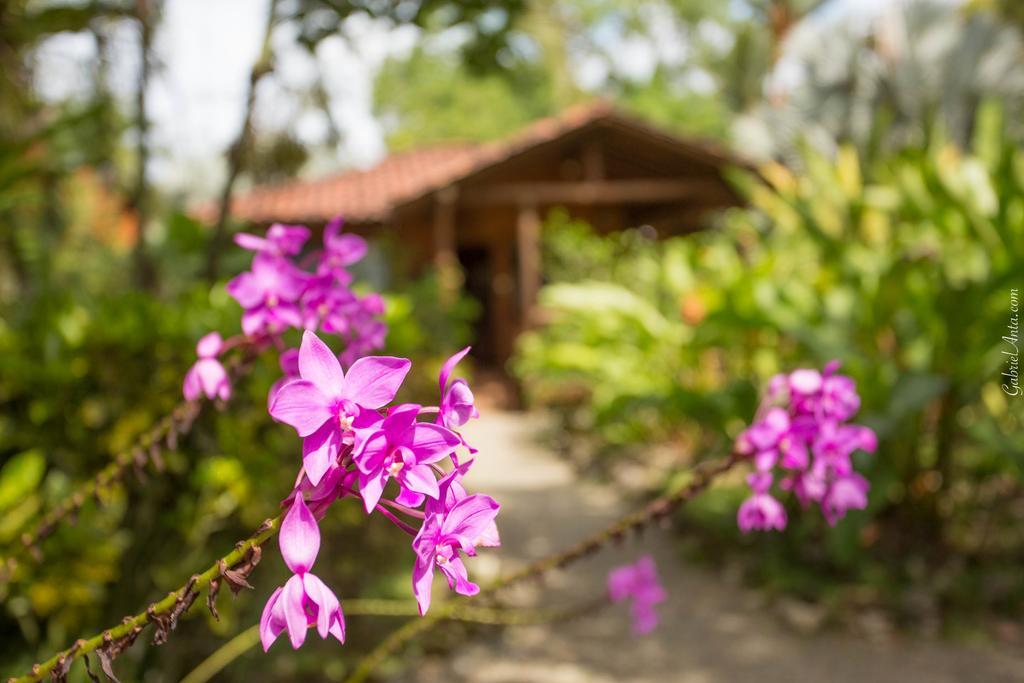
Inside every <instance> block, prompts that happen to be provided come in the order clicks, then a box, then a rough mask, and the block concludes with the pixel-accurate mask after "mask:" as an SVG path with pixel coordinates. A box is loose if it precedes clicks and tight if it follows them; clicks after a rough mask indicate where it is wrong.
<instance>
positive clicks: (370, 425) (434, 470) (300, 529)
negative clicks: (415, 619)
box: [260, 331, 500, 649]
mask: <svg viewBox="0 0 1024 683" xmlns="http://www.w3.org/2000/svg"><path fill="white" fill-rule="evenodd" d="M468 351H469V349H468V348H466V349H463V350H462V351H460V352H459V353H457V354H455V355H454V356H452V357H451V358H450V359H448V361H447V362H446V363H445V364H444V366H443V367H442V369H441V373H440V377H439V381H438V384H439V389H440V403H439V406H438V407H424V406H420V405H416V404H398V405H392V406H390V407H387V406H388V404H389V403H391V402H392V400H393V399H394V397H395V394H396V393H397V392H398V389H399V387H400V386H401V385H402V382H403V381H404V379H405V376H406V374H407V373H408V372H409V368H410V366H411V363H410V362H409V361H408V360H406V359H404V358H393V357H388V356H367V357H363V358H360V359H358V360H356V361H355V362H354V363H352V365H351V367H349V369H348V371H347V372H345V371H343V370H342V367H341V363H340V362H339V360H338V357H337V356H335V355H334V353H333V352H332V351H331V350H330V348H328V346H327V345H326V344H325V343H324V342H323V341H321V340H320V338H319V337H317V336H316V334H314V333H313V332H310V331H306V332H305V333H304V335H303V337H302V345H301V347H300V348H299V352H298V357H297V359H296V360H297V373H298V377H297V378H296V379H293V380H291V381H288V382H286V383H284V384H282V385H280V386H277V387H275V389H274V390H273V392H272V393H273V396H272V399H271V405H270V415H271V416H272V417H273V418H274V419H275V420H277V421H279V422H283V423H285V424H288V425H290V426H292V427H294V428H295V431H296V432H297V433H298V435H299V436H300V437H302V438H303V443H302V468H301V470H300V472H299V475H298V478H297V480H296V483H295V487H294V489H293V491H292V493H291V494H290V495H289V501H290V508H289V510H288V513H287V515H286V516H285V520H284V522H283V523H282V525H281V535H280V546H281V555H282V557H283V558H284V561H285V564H287V565H288V568H289V569H290V570H291V571H292V572H293V576H292V577H291V578H290V579H289V580H288V582H287V583H285V585H284V586H282V587H281V588H279V589H278V590H277V591H275V592H274V594H273V595H271V596H270V599H269V600H268V601H267V605H266V607H265V609H264V611H263V618H262V620H261V621H260V637H261V639H262V642H263V647H264V649H266V648H269V647H270V645H271V644H272V643H273V642H274V640H275V639H276V638H277V636H278V635H280V634H281V632H282V631H285V630H287V631H288V635H289V637H290V639H291V643H292V646H293V647H296V648H297V647H299V646H300V645H302V642H303V640H304V639H305V632H306V629H307V628H308V627H309V626H312V625H314V624H315V625H316V626H317V629H318V631H319V633H320V635H321V637H324V638H326V637H327V635H328V634H330V635H333V636H334V637H336V638H337V639H338V640H340V641H342V642H344V637H345V621H344V616H343V614H342V611H341V606H340V604H339V602H338V599H337V598H336V597H335V595H334V593H333V592H331V590H330V589H329V588H327V587H326V586H325V585H324V584H323V582H322V581H320V579H318V578H317V577H316V576H315V575H313V574H312V573H310V568H311V567H312V565H313V562H314V560H315V559H316V555H317V552H318V550H319V547H320V532H319V529H318V527H317V523H316V520H317V518H322V517H323V516H324V514H325V513H326V511H327V508H328V507H329V506H330V505H331V504H332V503H333V502H334V501H336V500H338V499H339V498H345V497H352V498H356V499H359V500H361V501H362V504H363V507H364V509H365V510H366V512H367V513H368V514H371V513H374V512H379V513H380V514H381V515H382V516H384V517H386V518H387V519H389V520H390V521H391V522H393V523H394V524H395V525H396V526H397V527H398V528H400V529H402V530H403V531H405V532H406V533H408V534H409V535H410V536H412V537H413V541H412V547H413V550H414V552H415V563H414V567H413V571H412V590H413V595H414V596H415V597H416V601H417V603H418V605H419V611H420V614H426V612H427V610H428V609H429V607H430V598H431V584H432V580H433V577H434V572H435V570H436V569H439V570H440V571H441V573H442V574H443V575H444V576H445V578H446V579H447V580H448V585H449V587H450V588H452V589H453V590H455V592H456V593H459V594H461V595H475V594H476V593H477V592H479V590H480V589H479V587H478V586H477V585H476V584H475V583H473V582H471V581H470V580H469V576H468V574H467V571H466V566H465V564H464V563H463V557H472V556H474V555H476V549H477V548H478V547H480V546H497V545H499V544H500V539H499V537H498V530H497V527H496V526H495V522H494V519H495V517H496V516H497V514H498V508H499V506H498V503H497V502H496V501H495V500H494V499H493V498H491V497H490V496H485V495H480V494H472V495H471V494H469V493H467V492H466V489H465V488H464V487H463V485H462V483H461V480H462V477H463V476H464V475H465V474H466V472H467V471H468V470H469V468H470V467H471V466H472V464H473V461H472V460H462V461H460V458H459V455H458V452H457V451H458V449H459V448H460V447H462V446H465V447H466V449H467V450H469V451H470V452H471V453H472V452H475V450H474V449H472V448H471V447H470V446H469V445H468V444H467V443H466V442H465V440H464V439H463V438H462V437H461V436H460V435H459V434H458V433H457V432H456V431H455V430H457V429H459V428H460V427H462V426H463V425H464V424H465V423H466V422H467V421H469V420H470V419H471V418H473V417H476V416H477V414H478V413H477V410H476V408H475V406H474V399H473V393H472V391H471V390H470V389H469V386H468V385H467V384H466V382H465V381H464V380H461V379H456V380H453V381H450V380H451V373H452V371H453V370H454V368H455V365H456V364H457V363H458V362H459V361H460V360H461V359H462V358H463V357H464V356H465V355H466V353H467V352H468ZM446 459H447V460H450V462H451V468H450V469H448V470H446V469H445V468H443V467H441V464H440V463H441V462H442V461H444V460H446ZM389 483H393V484H394V488H393V492H392V493H391V494H390V495H388V490H387V489H388V485H389ZM410 520H415V521H417V522H418V523H419V524H420V526H419V528H418V529H417V528H416V527H414V526H412V524H410Z"/></svg>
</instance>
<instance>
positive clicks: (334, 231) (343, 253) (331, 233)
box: [317, 216, 367, 274]
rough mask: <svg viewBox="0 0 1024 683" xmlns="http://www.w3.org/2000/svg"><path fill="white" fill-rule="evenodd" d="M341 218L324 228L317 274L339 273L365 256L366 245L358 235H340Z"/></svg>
mask: <svg viewBox="0 0 1024 683" xmlns="http://www.w3.org/2000/svg"><path fill="white" fill-rule="evenodd" d="M341 224H342V218H341V216H338V217H337V218H335V219H333V220H332V221H331V222H330V223H328V224H327V226H326V227H324V253H323V256H322V258H321V259H320V265H319V267H318V268H317V272H318V273H320V274H325V273H339V272H340V271H342V269H344V268H345V266H349V265H352V264H353V263H355V262H357V261H359V260H361V259H362V258H363V257H364V256H366V251H367V245H366V240H364V239H363V238H362V237H360V236H359V235H353V234H351V233H346V234H342V233H341Z"/></svg>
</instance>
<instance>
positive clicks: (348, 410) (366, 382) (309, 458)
mask: <svg viewBox="0 0 1024 683" xmlns="http://www.w3.org/2000/svg"><path fill="white" fill-rule="evenodd" d="M411 365H412V364H411V363H410V362H409V360H407V359H405V358H393V357H390V356H367V357H365V358H360V359H359V360H357V361H356V362H355V363H353V364H352V367H350V368H349V370H348V373H345V372H343V371H342V369H341V363H340V362H339V361H338V358H337V357H336V356H335V355H334V353H333V352H332V351H331V349H330V348H329V347H328V346H327V344H324V343H323V342H322V341H320V338H319V337H317V336H316V335H315V334H313V333H312V332H310V331H308V330H307V331H306V332H305V333H304V334H303V335H302V345H301V346H300V347H299V376H300V377H301V379H298V380H294V381H292V382H289V383H288V384H286V385H284V386H283V387H281V388H280V389H279V390H278V391H277V395H276V396H275V397H274V403H273V405H272V406H271V407H270V414H271V416H272V417H273V418H274V419H275V420H278V421H280V422H284V423H285V424H288V425H291V426H292V427H294V428H295V431H296V432H298V434H299V436H301V437H303V439H304V440H303V442H302V462H303V466H304V467H305V470H306V475H307V476H308V477H309V480H310V481H311V482H312V483H313V485H314V486H315V485H317V484H318V483H320V479H321V478H322V477H323V475H324V473H325V472H327V470H328V468H330V466H331V465H332V464H333V463H334V462H335V461H336V460H337V457H338V453H339V451H340V449H341V447H342V445H343V444H344V443H345V442H346V439H347V440H348V442H349V443H351V442H353V441H354V440H356V430H357V429H359V428H360V427H362V426H366V424H367V423H370V424H372V423H373V422H374V421H376V420H379V416H377V415H376V413H375V412H374V411H376V410H377V409H379V408H381V407H383V406H385V405H387V404H388V403H390V402H391V400H392V399H393V398H394V397H395V394H396V393H397V392H398V389H399V387H400V386H401V385H402V382H403V381H404V380H405V376H406V374H408V372H409V367H410V366H411ZM357 445H358V444H357ZM370 509H372V508H370Z"/></svg>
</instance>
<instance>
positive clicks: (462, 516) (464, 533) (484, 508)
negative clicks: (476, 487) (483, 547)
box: [441, 494, 501, 552]
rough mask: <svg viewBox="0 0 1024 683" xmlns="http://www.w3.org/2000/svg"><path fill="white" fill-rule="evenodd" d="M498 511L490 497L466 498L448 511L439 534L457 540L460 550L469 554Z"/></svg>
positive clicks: (496, 503) (498, 507) (494, 501)
mask: <svg viewBox="0 0 1024 683" xmlns="http://www.w3.org/2000/svg"><path fill="white" fill-rule="evenodd" d="M500 509H501V506H500V505H498V502H497V501H496V500H494V499H493V498H491V497H490V496H484V495H481V494H474V495H472V496H467V497H465V498H463V499H462V500H460V501H459V502H458V503H456V504H455V505H453V506H452V509H451V510H449V511H448V514H447V515H446V516H445V518H444V524H442V525H441V534H442V535H443V536H452V537H454V538H456V539H458V540H459V545H460V546H461V547H462V549H463V550H464V551H466V552H470V551H472V549H473V546H474V544H475V542H476V540H477V539H478V538H480V537H481V536H483V535H484V534H485V533H486V532H487V531H488V527H489V525H490V523H491V522H493V521H494V518H495V517H497V516H498V511H499V510H500Z"/></svg>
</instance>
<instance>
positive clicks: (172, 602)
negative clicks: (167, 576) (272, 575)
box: [8, 515, 281, 683]
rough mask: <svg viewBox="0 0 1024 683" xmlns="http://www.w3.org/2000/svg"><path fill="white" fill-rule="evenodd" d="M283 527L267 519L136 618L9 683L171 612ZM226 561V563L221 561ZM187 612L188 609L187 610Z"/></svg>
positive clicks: (22, 682) (37, 677)
mask: <svg viewBox="0 0 1024 683" xmlns="http://www.w3.org/2000/svg"><path fill="white" fill-rule="evenodd" d="M280 526H281V516H280V515H278V516H277V517H275V518H273V519H268V520H267V521H265V522H264V523H263V524H262V525H260V528H259V529H258V530H257V531H256V533H254V534H253V535H252V536H250V537H249V538H247V539H246V540H244V541H241V542H240V543H238V544H236V546H235V549H234V550H233V551H232V552H230V553H228V554H227V555H225V556H224V557H222V558H220V560H218V561H217V562H214V563H213V565H211V566H210V568H209V569H207V570H206V571H204V572H203V573H202V574H196V575H193V577H192V578H191V579H189V581H188V582H187V583H186V584H185V585H184V586H182V587H181V588H179V589H178V590H176V591H173V592H171V593H169V594H168V595H167V597H166V598H164V599H163V600H161V601H159V602H157V603H155V604H153V605H150V606H149V608H148V609H147V610H146V611H144V612H140V613H139V614H136V615H135V616H134V617H129V618H126V619H125V620H124V621H123V622H122V623H121V624H120V625H118V626H115V627H114V628H111V629H107V630H106V631H103V633H100V634H97V635H95V636H93V637H92V638H89V639H88V640H79V641H78V642H76V643H75V644H74V645H73V646H71V647H70V648H68V649H67V650H65V651H63V652H58V653H57V654H56V655H54V656H53V657H51V658H50V659H48V660H46V661H45V662H43V663H42V664H36V665H35V666H33V667H32V671H30V672H29V673H27V674H25V675H24V676H22V677H20V678H11V679H9V680H8V683H34V682H35V681H41V680H43V679H44V678H46V677H47V676H48V675H49V673H50V672H51V671H53V670H54V669H55V668H56V667H57V666H58V665H60V666H69V665H70V663H71V662H73V661H75V660H76V659H79V658H80V657H83V656H85V655H87V654H89V653H90V652H94V651H95V650H98V649H100V648H102V647H103V646H104V645H105V644H106V643H109V642H116V641H118V640H120V639H122V638H125V637H128V636H131V635H132V634H133V633H134V632H136V629H137V628H138V629H141V628H143V627H145V626H147V625H148V624H150V623H152V622H153V621H154V620H155V618H156V617H160V616H164V615H167V614H169V613H170V612H171V611H172V610H173V609H174V608H175V607H176V606H177V605H178V604H179V601H183V600H185V599H187V598H188V594H189V593H190V592H191V591H199V590H200V589H202V588H205V587H206V586H208V585H209V584H210V581H212V580H213V579H215V578H217V577H218V576H220V570H221V566H228V567H231V566H233V565H235V564H238V563H239V562H241V561H242V560H243V559H244V558H245V554H246V553H247V552H248V551H249V550H250V549H251V548H253V547H255V546H258V545H262V544H263V543H264V542H266V541H267V539H269V538H271V537H273V536H274V534H276V533H277V532H278V529H279V528H280ZM221 563H223V565H222V564H221ZM185 611H187V609H186V610H185Z"/></svg>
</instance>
